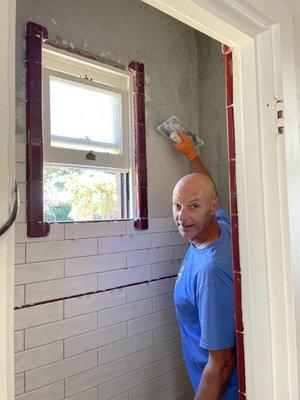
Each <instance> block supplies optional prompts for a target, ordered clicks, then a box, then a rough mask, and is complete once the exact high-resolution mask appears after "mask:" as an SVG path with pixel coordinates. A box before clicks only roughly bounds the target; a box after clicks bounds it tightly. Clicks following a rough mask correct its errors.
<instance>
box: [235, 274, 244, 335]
mask: <svg viewBox="0 0 300 400" xmlns="http://www.w3.org/2000/svg"><path fill="white" fill-rule="evenodd" d="M234 304H235V327H236V330H237V331H239V332H244V325H243V316H242V277H241V273H240V272H234Z"/></svg>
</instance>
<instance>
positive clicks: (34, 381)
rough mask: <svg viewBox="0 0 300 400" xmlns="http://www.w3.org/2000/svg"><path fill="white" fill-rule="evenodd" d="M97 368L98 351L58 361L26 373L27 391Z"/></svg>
mask: <svg viewBox="0 0 300 400" xmlns="http://www.w3.org/2000/svg"><path fill="white" fill-rule="evenodd" d="M96 366H97V351H96V350H93V351H89V352H88V353H84V354H80V355H78V356H75V357H71V358H67V359H66V360H62V361H58V362H55V363H52V364H49V365H46V366H44V367H40V368H37V369H33V370H31V371H27V372H25V381H26V390H33V389H37V388H39V387H41V386H44V385H49V384H50V383H54V382H56V381H58V380H60V379H66V378H69V377H70V376H72V375H77V374H80V373H81V372H84V371H87V370H89V369H92V368H95V367H96Z"/></svg>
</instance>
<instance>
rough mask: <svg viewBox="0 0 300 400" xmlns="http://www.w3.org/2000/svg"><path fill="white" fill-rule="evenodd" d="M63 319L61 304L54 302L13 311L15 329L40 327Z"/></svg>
mask: <svg viewBox="0 0 300 400" xmlns="http://www.w3.org/2000/svg"><path fill="white" fill-rule="evenodd" d="M62 318H63V303H62V302H55V303H49V304H42V305H38V306H32V307H26V308H22V309H20V310H15V329H16V330H20V329H24V328H29V327H32V326H36V325H42V324H46V323H49V322H53V321H58V320H60V319H62Z"/></svg>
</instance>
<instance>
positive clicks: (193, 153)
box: [185, 148, 198, 161]
mask: <svg viewBox="0 0 300 400" xmlns="http://www.w3.org/2000/svg"><path fill="white" fill-rule="evenodd" d="M185 156H186V158H187V159H188V160H189V161H192V160H194V159H195V158H196V157H198V153H197V151H196V149H195V148H193V149H191V150H190V151H189V152H187V153H186V154H185Z"/></svg>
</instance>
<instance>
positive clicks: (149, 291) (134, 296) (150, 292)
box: [127, 278, 175, 303]
mask: <svg viewBox="0 0 300 400" xmlns="http://www.w3.org/2000/svg"><path fill="white" fill-rule="evenodd" d="M174 283H175V279H174V278H167V279H164V280H161V281H156V282H150V283H144V284H141V285H136V286H132V287H128V288H127V302H128V303H130V302H132V301H137V300H142V299H149V298H150V297H154V296H158V295H160V294H165V293H170V292H173V290H174Z"/></svg>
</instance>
